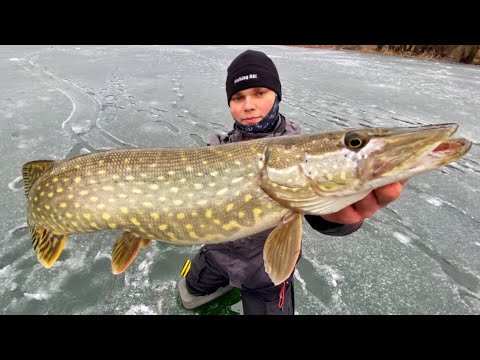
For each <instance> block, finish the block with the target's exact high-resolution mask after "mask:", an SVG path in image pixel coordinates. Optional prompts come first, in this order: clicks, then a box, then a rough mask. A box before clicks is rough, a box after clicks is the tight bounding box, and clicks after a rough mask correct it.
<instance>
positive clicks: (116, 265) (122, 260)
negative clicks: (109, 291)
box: [112, 231, 152, 275]
mask: <svg viewBox="0 0 480 360" xmlns="http://www.w3.org/2000/svg"><path fill="white" fill-rule="evenodd" d="M151 241H152V240H151V239H146V238H142V237H140V236H138V235H135V234H133V233H131V232H130V231H125V232H124V233H123V234H122V235H120V237H119V238H118V239H117V241H115V245H114V246H113V249H112V272H113V273H114V274H115V275H118V274H121V273H123V272H124V271H125V270H127V268H128V267H129V266H130V265H131V264H132V262H133V260H135V257H136V256H137V253H138V251H139V250H140V249H141V248H142V249H143V248H145V247H147V246H148V245H149V244H150V242H151Z"/></svg>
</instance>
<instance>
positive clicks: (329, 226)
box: [305, 215, 363, 236]
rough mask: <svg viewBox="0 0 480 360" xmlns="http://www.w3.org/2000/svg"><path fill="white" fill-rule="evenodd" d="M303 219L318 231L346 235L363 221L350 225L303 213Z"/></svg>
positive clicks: (358, 227) (355, 229)
mask: <svg viewBox="0 0 480 360" xmlns="http://www.w3.org/2000/svg"><path fill="white" fill-rule="evenodd" d="M305 220H307V222H308V223H309V224H310V226H311V227H312V228H313V229H315V230H317V231H318V232H320V233H322V234H325V235H330V236H346V235H350V234H351V233H354V232H355V231H357V230H358V229H360V227H361V226H362V224H363V221H360V222H358V223H356V224H352V225H344V224H337V223H333V222H331V221H327V220H325V219H324V218H322V217H321V216H314V215H305Z"/></svg>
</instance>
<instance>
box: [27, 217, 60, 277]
mask: <svg viewBox="0 0 480 360" xmlns="http://www.w3.org/2000/svg"><path fill="white" fill-rule="evenodd" d="M31 233H32V244H33V249H34V250H35V252H36V253H37V259H38V261H39V262H40V263H41V264H42V265H43V266H44V267H46V268H47V269H48V268H50V267H51V266H52V265H53V264H54V263H55V261H57V259H58V257H59V256H60V254H61V253H62V250H63V247H64V246H65V243H66V241H67V235H66V234H55V233H53V232H51V231H50V230H47V229H45V228H44V227H42V226H35V227H33V228H31Z"/></svg>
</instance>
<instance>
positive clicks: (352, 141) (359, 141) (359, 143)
mask: <svg viewBox="0 0 480 360" xmlns="http://www.w3.org/2000/svg"><path fill="white" fill-rule="evenodd" d="M344 142H345V146H346V147H347V148H348V149H350V150H359V149H361V148H362V147H364V146H365V145H366V144H367V142H368V137H367V136H366V135H364V134H360V133H357V132H350V133H348V134H346V135H345V138H344Z"/></svg>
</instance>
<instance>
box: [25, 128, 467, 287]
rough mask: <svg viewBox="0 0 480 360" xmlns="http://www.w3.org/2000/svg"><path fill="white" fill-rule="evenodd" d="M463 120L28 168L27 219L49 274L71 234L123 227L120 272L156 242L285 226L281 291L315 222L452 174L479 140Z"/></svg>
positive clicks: (271, 249)
mask: <svg viewBox="0 0 480 360" xmlns="http://www.w3.org/2000/svg"><path fill="white" fill-rule="evenodd" d="M456 130H457V125H456V124H439V125H430V126H419V127H403V128H400V127H397V128H372V129H370V128H359V129H346V130H337V131H331V132H326V133H320V134H312V135H294V136H286V137H276V138H264V139H259V140H253V141H248V142H241V143H233V144H227V145H220V146H214V147H202V148H156V149H118V150H110V151H103V152H98V153H92V154H88V155H82V156H78V157H75V158H73V159H69V160H64V161H49V160H40V161H33V162H29V163H27V164H25V165H24V166H23V179H24V184H25V192H26V196H27V199H28V201H27V205H28V209H27V221H28V226H29V228H30V232H31V234H32V239H33V240H32V241H33V248H34V249H35V251H36V254H37V257H38V260H39V261H40V263H41V264H42V265H43V266H45V267H47V268H49V267H51V266H52V265H53V264H54V263H55V261H56V260H57V258H58V257H59V256H60V253H61V252H62V249H63V247H64V246H65V242H66V240H67V236H68V235H70V234H75V233H83V232H95V231H101V230H116V229H121V230H123V233H122V235H121V236H120V237H119V238H118V239H117V240H116V242H115V245H114V246H113V251H112V271H113V273H114V274H120V273H122V272H123V271H125V270H126V269H127V268H128V267H129V266H130V264H131V263H132V261H133V260H134V259H135V257H136V255H137V253H138V251H139V249H140V248H143V247H145V246H147V245H148V244H149V243H150V241H151V240H153V239H154V240H159V241H164V242H168V243H172V244H207V243H221V242H227V241H233V240H236V239H239V238H242V237H245V236H249V235H252V234H255V233H258V232H260V231H263V230H266V229H270V228H273V227H276V228H275V230H274V231H272V232H271V234H270V236H269V237H268V239H267V241H266V243H265V248H264V260H265V269H266V271H267V273H268V274H269V276H270V278H271V279H272V281H273V282H274V283H275V284H279V283H281V282H282V281H283V280H284V279H286V278H287V277H288V276H289V275H290V274H291V272H292V271H293V269H294V266H295V263H296V261H297V259H298V255H299V251H300V247H301V238H302V219H303V216H302V215H303V214H313V215H324V214H329V213H333V212H336V211H339V210H341V209H343V208H345V207H346V206H348V205H350V204H352V203H354V202H356V201H358V200H360V199H362V198H363V197H365V196H366V195H367V194H368V193H369V192H370V191H371V190H372V189H374V188H377V187H379V186H382V185H385V184H389V183H392V182H395V181H398V180H401V179H404V178H409V177H411V176H413V175H416V174H420V173H423V172H425V171H428V170H433V169H436V168H439V167H441V166H444V165H446V164H448V163H450V162H452V161H455V160H458V159H459V158H461V157H462V156H464V155H465V154H466V153H467V152H468V150H469V149H470V147H471V142H470V141H468V140H466V139H463V138H451V136H452V135H453V134H454V133H455V131H456Z"/></svg>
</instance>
